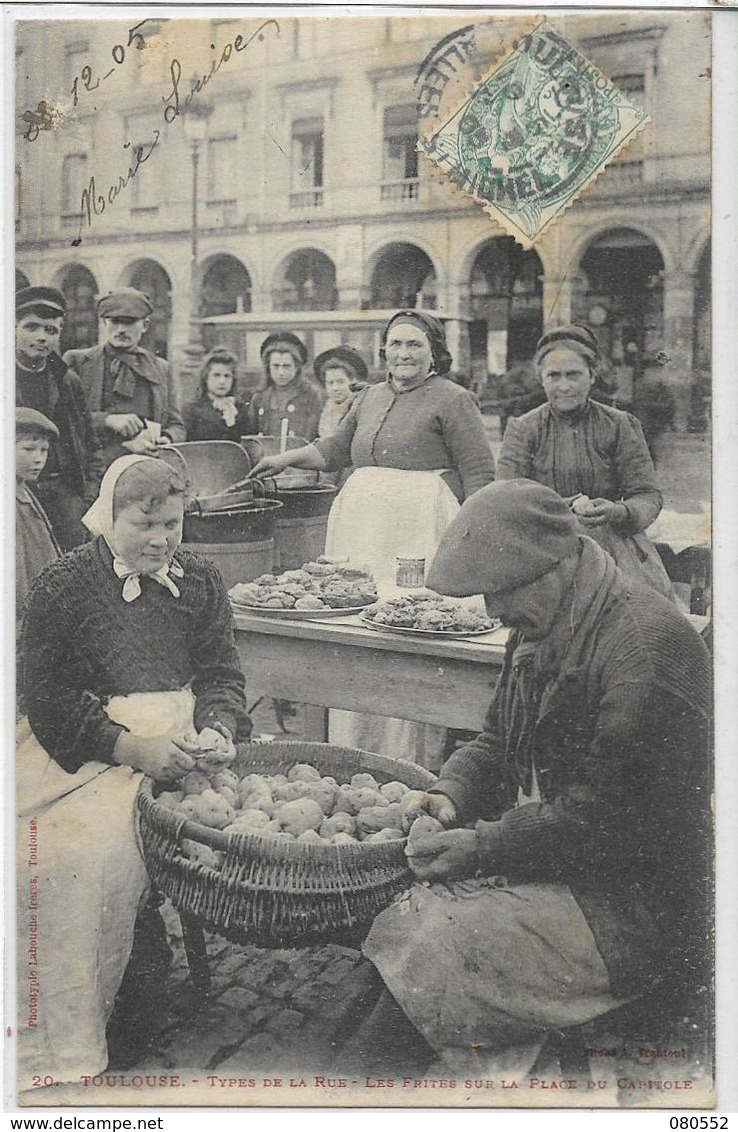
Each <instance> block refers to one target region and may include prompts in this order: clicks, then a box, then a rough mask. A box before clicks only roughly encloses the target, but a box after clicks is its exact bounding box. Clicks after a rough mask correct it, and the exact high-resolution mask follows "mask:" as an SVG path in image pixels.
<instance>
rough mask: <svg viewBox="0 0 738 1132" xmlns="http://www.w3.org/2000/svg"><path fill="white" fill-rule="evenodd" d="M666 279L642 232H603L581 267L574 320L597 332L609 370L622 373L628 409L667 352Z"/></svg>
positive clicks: (656, 249)
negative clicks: (635, 391)
mask: <svg viewBox="0 0 738 1132" xmlns="http://www.w3.org/2000/svg"><path fill="white" fill-rule="evenodd" d="M665 273H666V263H665V260H664V256H663V253H662V250H661V247H660V246H659V244H658V243H657V242H656V241H655V240H653V239H652V237H651V236H649V235H646V234H645V233H644V232H643V231H641V229H640V226H632V227H631V226H630V225H628V226H625V225H611V226H610V227H608V228H605V229H600V231H599V232H598V233H596V234H595V235H591V236H590V239H589V240H588V241H587V244H586V246H585V247H584V248H583V250H582V254H581V257H580V258H579V261H578V269H577V271H576V275H575V276H574V280H573V284H572V299H571V313H572V319H573V320H574V321H575V322H584V323H587V324H588V325H590V326H591V327H592V329H593V330H594V331H595V333H596V334H597V337H598V340H599V343H600V346H601V348H602V352H603V358H604V362H605V366H608V365H611V366H612V367H614V369H615V370H617V371H622V378H623V380H622V381H621V385H622V386H623V391H624V393H623V396H622V397H621V400H623V402H624V403H626V404H627V403H628V402H629V399H630V398H631V397H632V393H633V389H632V387H633V385H634V383H637V382H638V380H639V379H640V378H641V376H642V375H643V372H644V369H645V368H646V367H647V366H648V364H649V362H650V360H651V359H652V358H653V356H654V355H655V354H656V353H657V352H658V351H659V350H661V349H663V344H664V276H665ZM626 371H627V373H626ZM626 377H627V380H626ZM626 386H627V389H626Z"/></svg>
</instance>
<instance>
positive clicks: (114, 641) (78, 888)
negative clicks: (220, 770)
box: [16, 456, 251, 1092]
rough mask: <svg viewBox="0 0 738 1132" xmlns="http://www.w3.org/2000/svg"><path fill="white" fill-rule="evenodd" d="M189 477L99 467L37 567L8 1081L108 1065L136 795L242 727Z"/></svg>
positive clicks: (126, 935) (150, 464)
mask: <svg viewBox="0 0 738 1132" xmlns="http://www.w3.org/2000/svg"><path fill="white" fill-rule="evenodd" d="M185 489H186V484H185V481H184V478H183V477H182V476H181V474H180V473H178V472H176V471H174V470H173V469H172V468H170V467H169V465H168V464H166V463H164V462H163V461H159V460H156V459H152V458H151V457H147V456H123V457H121V458H120V459H118V460H116V461H115V462H114V463H113V464H111V466H110V467H109V468H108V470H107V472H106V473H105V476H104V477H103V480H102V484H101V488H100V496H99V498H98V499H97V501H96V502H95V504H93V506H92V507H91V508H90V510H89V511H88V513H87V515H86V516H85V517H84V522H85V524H86V526H87V527H88V528H89V530H90V531H91V532H92V533H93V534H94V535H96V536H98V537H96V538H95V539H94V541H92V542H89V543H87V544H85V545H84V546H81V547H78V548H77V549H76V550H75V551H73V552H72V553H70V554H67V555H65V556H64V557H63V558H62V559H61V560H60V561H59V562H56V563H54V564H53V565H52V566H50V567H48V569H47V570H45V571H44V573H43V574H42V575H41V577H40V578H39V579H38V581H37V582H36V585H35V586H34V588H33V590H32V593H31V596H30V598H29V604H28V611H27V614H26V619H25V623H24V630H23V643H22V672H21V674H20V679H21V681H22V686H23V693H24V697H25V704H26V708H27V712H28V718H27V719H23V720H21V722H20V724H19V735H18V751H17V772H16V786H17V789H16V799H17V812H18V822H17V838H18V855H17V882H18V904H17V908H18V945H17V955H18V973H19V979H18V1038H19V1065H18V1087H19V1092H22V1091H23V1090H25V1089H28V1088H29V1087H31V1086H32V1082H33V1077H34V1075H38V1076H40V1077H41V1078H42V1079H44V1080H46V1079H48V1078H51V1079H53V1080H54V1081H55V1082H59V1083H73V1082H79V1079H80V1076H81V1075H82V1074H93V1075H94V1074H95V1073H99V1072H100V1071H101V1070H103V1069H105V1067H106V1065H107V1062H108V1051H107V1046H106V1038H105V1029H106V1024H107V1022H108V1019H109V1018H110V1015H111V1012H112V1009H113V1003H114V1000H115V996H116V993H117V991H118V989H119V987H120V984H121V981H122V979H123V974H124V972H125V969H126V964H127V963H128V959H129V956H130V954H131V947H132V943H133V934H134V926H135V922H136V915H137V912H138V911H139V909H140V908H141V907H142V906H143V904H144V902H145V899H146V897H147V895H148V890H149V884H148V878H147V875H146V869H145V866H144V862H143V858H142V856H141V851H140V848H139V843H138V838H137V829H136V817H135V798H136V793H137V791H138V789H139V786H140V783H141V781H142V779H143V777H144V776H145V775H150V776H151V777H152V778H155V779H159V780H169V779H175V778H177V777H179V776H181V775H182V774H183V773H185V772H186V771H187V770H189V769H191V768H192V767H193V766H194V765H195V764H194V760H193V757H192V753H193V747H194V742H195V738H196V736H195V732H199V733H200V739H202V736H203V733H205V737H206V739H207V740H208V745H209V746H211V747H212V749H213V754H212V756H211V757H210V761H211V762H213V763H216V764H220V763H224V762H228V761H230V760H231V759H232V758H233V757H234V754H235V748H234V741H235V740H237V739H242V738H246V737H248V734H249V732H250V729H251V724H250V720H249V717H248V715H247V712H246V701H245V696H244V678H243V675H242V673H241V671H240V670H239V667H238V657H237V653H236V649H235V644H234V633H233V621H232V617H231V613H230V608H229V605H228V599H227V595H226V593H225V590H224V587H223V583H222V581H221V578H220V575H219V574H218V572H217V570H216V569H215V567H214V566H212V565H211V564H210V563H209V562H208V561H207V560H205V559H204V558H200V557H199V556H197V555H195V554H193V553H191V552H190V551H185V550H181V549H178V548H179V543H180V540H181V537H182V518H183V513H184V498H185Z"/></svg>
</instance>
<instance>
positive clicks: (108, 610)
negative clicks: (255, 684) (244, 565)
mask: <svg viewBox="0 0 738 1132" xmlns="http://www.w3.org/2000/svg"><path fill="white" fill-rule="evenodd" d="M175 558H176V561H177V562H178V563H179V564H180V566H181V567H182V568H183V570H184V577H182V578H181V579H177V586H178V588H179V590H180V597H179V598H175V597H173V595H172V594H171V593H170V592H169V591H168V590H167V589H166V588H165V587H164V586H161V585H159V584H158V583H157V582H154V581H152V579H150V578H146V577H142V578H141V595H140V597H138V598H137V599H136V600H135V601H132V602H130V603H128V602H125V601H123V598H122V596H121V590H122V585H123V583H122V581H121V579H120V578H118V577H116V575H115V574H114V573H113V570H112V556H111V554H110V551H109V550H108V547H107V546H106V545H105V543H104V542H103V541H102V539H96V540H95V541H94V542H92V543H87V544H86V545H85V546H80V547H78V548H77V549H76V550H74V551H72V552H71V553H70V554H66V555H65V556H64V557H63V558H62V559H61V560H60V561H59V562H56V563H54V564H53V565H51V566H49V567H48V569H46V570H45V571H44V572H43V574H42V575H41V576H40V578H39V579H38V580H37V582H36V584H35V585H34V587H33V589H32V591H31V594H30V597H29V600H28V610H27V613H26V618H25V621H24V627H23V639H22V682H23V688H24V692H25V702H26V706H27V710H28V719H29V722H30V724H31V727H32V729H33V732H34V734H35V735H36V738H37V739H38V740H39V742H40V743H41V745H42V747H43V748H44V749H45V750H46V751H47V752H48V754H49V755H51V757H52V758H53V759H55V760H56V761H57V762H58V763H59V764H60V766H62V767H63V768H64V769H65V770H66V771H69V772H70V773H74V772H75V771H76V770H78V769H79V767H80V766H81V765H82V764H83V763H85V762H88V761H90V760H93V759H97V760H100V761H103V762H112V753H113V748H114V746H115V744H116V742H117V740H118V737H119V735H120V734H121V731H124V730H125V728H123V727H121V726H119V725H118V724H116V723H112V722H111V721H110V720H109V719H108V716H107V714H106V713H105V711H104V705H105V704H106V702H107V701H108V700H109V699H110V698H111V697H113V696H125V695H129V694H130V693H133V692H161V691H173V690H176V689H179V688H182V687H184V686H185V685H188V684H189V685H191V687H192V691H193V694H194V696H195V699H196V706H195V720H194V722H195V727H196V729H197V730H198V731H199V730H201V729H202V728H203V727H207V726H212V724H213V723H215V722H220V723H222V724H224V725H225V726H226V727H228V728H229V729H230V731H231V732H232V734H233V735H234V737H236V738H238V739H245V738H247V737H248V735H249V733H250V731H251V721H250V719H249V716H248V714H247V711H246V699H245V692H244V685H245V680H244V677H243V674H242V672H241V671H240V669H239V664H238V654H237V652H236V647H235V643H234V631H233V618H232V615H231V610H230V606H229V604H228V597H227V595H226V592H225V589H224V586H223V582H222V579H221V577H220V574H219V573H218V571H217V569H216V567H215V566H213V565H212V564H211V563H210V562H208V561H207V559H205V558H201V557H200V556H199V555H196V554H193V553H192V552H191V551H189V550H184V549H182V548H180V549H179V550H178V551H177V553H176V555H175Z"/></svg>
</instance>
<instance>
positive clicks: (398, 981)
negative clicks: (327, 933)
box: [364, 880, 630, 1075]
mask: <svg viewBox="0 0 738 1132" xmlns="http://www.w3.org/2000/svg"><path fill="white" fill-rule="evenodd" d="M364 953H365V955H366V956H367V958H368V959H370V960H371V961H372V963H374V965H375V966H376V967H377V969H378V971H379V973H380V975H381V976H382V979H383V980H384V982H385V984H386V986H387V988H388V989H389V991H390V993H391V994H392V996H393V997H394V998H395V999H396V1001H397V1002H398V1003H399V1005H400V1006H401V1007H402V1010H403V1011H404V1013H405V1014H406V1015H407V1017H408V1018H409V1019H410V1021H411V1022H412V1023H413V1025H414V1026H415V1028H416V1029H417V1030H418V1031H419V1032H420V1033H421V1034H422V1036H423V1037H424V1038H425V1040H426V1042H427V1043H428V1044H429V1045H430V1046H431V1047H432V1049H433V1050H434V1051H435V1052H436V1054H437V1055H438V1062H437V1067H439V1066H440V1067H442V1068H444V1069H447V1070H449V1071H452V1070H453V1071H454V1072H455V1073H458V1074H464V1073H467V1074H473V1075H479V1074H494V1073H498V1074H499V1073H502V1072H510V1073H520V1074H524V1073H526V1072H528V1071H529V1070H530V1069H531V1068H532V1067H533V1064H534V1062H535V1060H536V1058H537V1056H538V1053H539V1052H540V1049H541V1046H542V1043H543V1040H544V1037H545V1034H546V1032H547V1031H549V1030H556V1029H559V1028H564V1027H568V1026H575V1025H580V1024H582V1023H584V1022H587V1021H590V1020H591V1019H593V1018H596V1017H598V1016H599V1015H601V1014H605V1013H607V1012H608V1011H609V1010H612V1009H614V1008H615V1007H617V1006H621V1005H623V1004H624V1003H626V1002H628V1001H630V1000H629V999H628V998H618V997H616V996H615V995H614V994H613V993H612V991H611V989H610V979H609V976H608V972H607V968H606V966H605V963H604V961H603V959H602V956H601V955H600V952H599V951H598V949H597V945H596V943H595V939H594V936H593V935H592V932H591V930H590V928H589V925H588V924H587V921H586V920H585V918H584V915H583V914H582V912H581V910H580V908H579V905H578V904H577V902H576V901H575V899H574V897H573V896H572V893H571V891H570V889H569V888H568V887H567V886H565V885H558V884H526V885H517V886H510V887H496V886H494V884H490V883H489V882H487V881H484V880H468V881H454V882H449V883H448V884H432V885H430V886H423V885H415V886H413V887H412V888H411V889H409V890H408V892H407V893H405V894H404V895H403V896H402V897H401V898H399V899H398V900H397V901H395V903H393V904H391V905H390V907H389V908H387V909H386V910H385V911H384V912H382V913H381V914H380V915H379V916H378V917H377V919H376V920H375V921H374V924H373V925H372V928H371V931H370V933H369V935H368V936H367V939H366V940H365V942H364ZM398 1068H399V1067H398Z"/></svg>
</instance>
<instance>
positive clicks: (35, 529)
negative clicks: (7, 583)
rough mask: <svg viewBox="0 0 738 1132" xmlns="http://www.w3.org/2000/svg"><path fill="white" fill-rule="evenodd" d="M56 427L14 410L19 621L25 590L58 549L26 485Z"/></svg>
mask: <svg viewBox="0 0 738 1132" xmlns="http://www.w3.org/2000/svg"><path fill="white" fill-rule="evenodd" d="M52 438H53V439H55V440H58V438H59V429H58V428H57V427H56V425H55V424H54V422H53V421H50V420H49V418H48V417H45V416H44V415H43V413H39V412H38V411H37V410H36V409H28V408H25V407H23V406H21V407H20V408H17V409H16V410H15V595H16V596H15V602H16V626H18V625H19V624H20V621H21V618H22V616H23V611H24V610H25V607H26V599H27V597H28V593H29V590H30V589H31V586H32V585H33V582H34V581H35V580H36V578H37V577H38V575H39V574H40V573H41V571H42V570H44V569H45V568H46V567H47V566H48V565H49V564H50V563H51V562H56V560H57V558H59V557H60V555H61V551H60V549H59V544H58V543H57V541H56V539H55V538H54V533H53V531H52V529H51V524H50V522H49V520H48V518H47V516H46V512H45V511H44V509H43V507H42V506H41V504H40V503H39V501H38V500H37V499H36V497H35V495H34V494H33V492H32V491H31V490H30V489H29V484H34V483H36V481H37V480H38V477H39V476H40V474H41V472H42V471H43V469H44V467H45V465H46V461H47V459H48V456H49V444H50V442H51V440H52Z"/></svg>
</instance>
